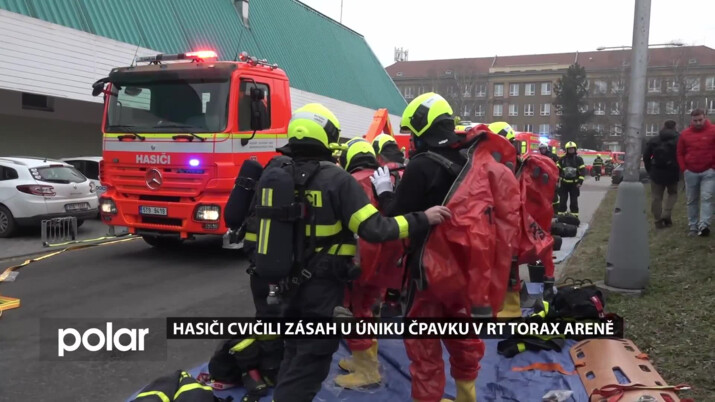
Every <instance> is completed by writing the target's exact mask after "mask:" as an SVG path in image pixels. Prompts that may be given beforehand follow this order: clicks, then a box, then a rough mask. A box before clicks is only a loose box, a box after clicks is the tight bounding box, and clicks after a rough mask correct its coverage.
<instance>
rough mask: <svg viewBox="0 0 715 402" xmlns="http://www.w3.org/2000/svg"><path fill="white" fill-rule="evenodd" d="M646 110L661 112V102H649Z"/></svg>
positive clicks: (649, 112)
mask: <svg viewBox="0 0 715 402" xmlns="http://www.w3.org/2000/svg"><path fill="white" fill-rule="evenodd" d="M646 112H647V113H648V114H660V103H658V102H653V101H650V102H648V107H647V108H646Z"/></svg>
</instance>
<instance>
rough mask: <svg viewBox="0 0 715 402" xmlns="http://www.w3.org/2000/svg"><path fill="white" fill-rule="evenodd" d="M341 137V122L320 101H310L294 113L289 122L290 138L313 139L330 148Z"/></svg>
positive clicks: (296, 139) (295, 139) (299, 139)
mask: <svg viewBox="0 0 715 402" xmlns="http://www.w3.org/2000/svg"><path fill="white" fill-rule="evenodd" d="M339 138H340V122H339V121H338V118H337V117H335V115H334V114H333V112H331V111H330V110H328V108H326V107H325V106H323V105H321V104H319V103H309V104H307V105H305V106H303V107H301V108H299V109H298V110H296V111H295V112H294V113H293V116H292V117H291V119H290V123H288V140H289V141H291V140H293V141H301V140H313V141H317V142H318V143H320V144H322V145H323V146H324V147H325V148H327V149H330V144H331V143H336V142H338V140H339Z"/></svg>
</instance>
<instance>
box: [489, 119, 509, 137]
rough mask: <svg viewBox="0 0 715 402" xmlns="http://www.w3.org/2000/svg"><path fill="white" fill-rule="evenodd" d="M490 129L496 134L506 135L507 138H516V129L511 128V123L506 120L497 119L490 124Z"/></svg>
mask: <svg viewBox="0 0 715 402" xmlns="http://www.w3.org/2000/svg"><path fill="white" fill-rule="evenodd" d="M489 131H491V132H492V133H494V134H499V135H501V136H502V137H505V138H506V139H507V140H509V141H511V140H513V139H514V138H516V134H515V133H514V129H513V128H511V126H510V125H509V123H507V122H505V121H496V122H494V123H492V124H490V125H489Z"/></svg>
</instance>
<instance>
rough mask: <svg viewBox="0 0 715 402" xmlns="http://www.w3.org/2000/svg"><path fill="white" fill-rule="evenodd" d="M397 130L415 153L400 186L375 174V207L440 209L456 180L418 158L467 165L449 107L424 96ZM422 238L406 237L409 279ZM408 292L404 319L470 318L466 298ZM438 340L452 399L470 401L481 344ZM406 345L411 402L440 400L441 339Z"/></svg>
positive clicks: (389, 212)
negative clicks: (448, 301) (444, 299)
mask: <svg viewBox="0 0 715 402" xmlns="http://www.w3.org/2000/svg"><path fill="white" fill-rule="evenodd" d="M401 129H402V130H409V131H410V132H411V134H412V142H413V144H414V152H413V153H412V155H411V157H410V163H409V164H408V165H407V167H406V168H405V172H404V175H403V177H402V181H401V183H400V185H399V186H398V187H397V189H396V190H395V191H393V189H392V187H391V181H390V177H389V175H387V174H386V173H385V172H384V171H381V170H378V171H377V172H376V174H375V176H374V180H373V184H374V185H375V190H376V193H377V194H378V197H379V200H380V205H381V206H382V207H383V210H384V211H385V213H386V214H387V215H397V214H401V213H409V212H413V211H421V210H424V209H426V208H429V207H432V206H434V205H441V204H442V202H443V201H444V199H445V196H446V195H447V193H448V192H449V190H450V188H451V186H452V184H453V182H454V180H455V178H456V177H455V176H454V175H453V173H452V172H450V171H448V169H447V168H446V167H444V166H443V165H442V164H440V163H438V162H436V161H435V160H434V159H432V158H428V157H419V156H420V155H421V154H423V153H425V152H426V151H432V152H434V153H437V154H439V155H441V156H443V157H445V158H447V159H448V160H450V161H452V162H453V163H455V164H458V165H464V164H465V163H466V159H465V158H464V156H463V155H462V154H461V153H460V152H459V150H458V149H454V148H452V147H451V145H453V144H456V143H458V142H459V141H460V138H459V136H457V135H456V134H455V133H454V130H455V123H454V119H453V113H452V108H451V107H450V105H449V103H448V102H447V101H446V100H445V99H444V98H443V97H442V96H440V95H438V94H436V93H433V92H429V93H425V94H423V95H420V96H418V97H417V98H415V99H414V100H413V101H412V102H410V103H409V105H407V108H406V109H405V111H404V113H403V115H402V123H401ZM426 237H427V236H426V235H425V236H423V237H420V238H415V237H411V238H410V248H409V250H408V254H407V267H408V269H409V271H410V273H411V275H412V277H413V278H415V277H416V275H418V274H417V273H416V272H419V270H420V267H419V253H420V250H421V248H422V245H423V244H424V242H425V240H426ZM408 293H409V294H410V299H411V302H410V305H411V306H410V308H409V310H408V313H407V317H410V318H417V317H433V318H437V317H453V318H469V317H470V312H471V310H470V308H471V306H470V303H469V301H468V300H464V301H463V302H459V303H457V304H452V305H444V304H442V303H441V302H440V301H438V300H435V299H434V298H433V297H431V296H430V293H429V292H428V291H421V290H418V289H417V288H416V283H415V281H414V280H413V281H410V289H409V291H408ZM465 298H466V297H465ZM474 316H475V317H485V318H486V317H492V314H491V312H489V313H488V314H485V315H481V316H479V315H474ZM441 341H442V342H444V344H445V346H446V347H447V350H448V351H449V354H450V356H451V357H450V364H451V374H452V377H454V378H455V380H456V384H457V401H475V400H476V388H475V380H476V378H477V373H478V371H479V361H480V360H481V358H482V356H483V355H484V343H483V342H482V341H481V340H479V339H442V340H441ZM405 347H406V349H407V355H408V357H409V358H410V361H411V363H410V374H411V376H412V398H413V400H415V401H439V400H440V399H441V398H442V395H443V393H444V384H445V377H444V364H443V360H442V345H441V343H440V339H407V340H405Z"/></svg>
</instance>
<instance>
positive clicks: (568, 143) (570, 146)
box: [564, 141, 578, 149]
mask: <svg viewBox="0 0 715 402" xmlns="http://www.w3.org/2000/svg"><path fill="white" fill-rule="evenodd" d="M569 148H576V149H578V147H577V146H576V143H575V142H573V141H569V142H567V143H566V146H565V147H564V149H569Z"/></svg>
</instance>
